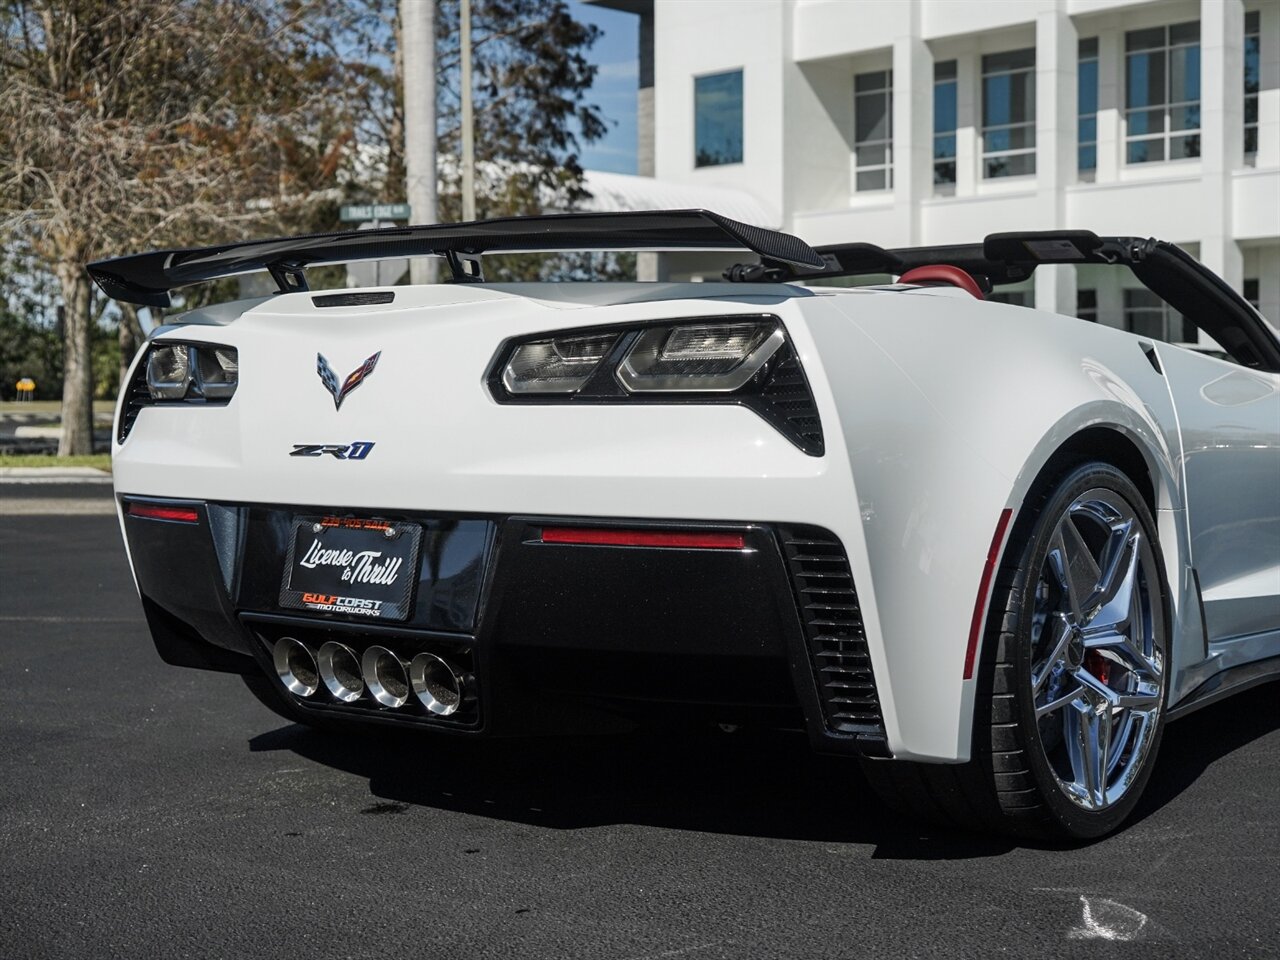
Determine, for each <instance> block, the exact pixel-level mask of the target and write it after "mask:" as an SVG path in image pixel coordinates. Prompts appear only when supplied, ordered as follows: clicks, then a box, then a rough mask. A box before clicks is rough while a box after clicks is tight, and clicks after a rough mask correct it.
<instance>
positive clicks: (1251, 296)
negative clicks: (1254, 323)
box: [1243, 279, 1262, 310]
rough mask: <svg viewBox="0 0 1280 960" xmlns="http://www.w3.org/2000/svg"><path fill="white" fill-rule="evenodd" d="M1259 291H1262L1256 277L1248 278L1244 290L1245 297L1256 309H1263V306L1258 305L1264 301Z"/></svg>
mask: <svg viewBox="0 0 1280 960" xmlns="http://www.w3.org/2000/svg"><path fill="white" fill-rule="evenodd" d="M1259 292H1260V290H1259V284H1258V281H1257V280H1256V279H1255V280H1246V281H1245V282H1244V290H1243V293H1244V298H1245V299H1246V300H1248V301H1249V302H1250V303H1251V304H1253V309H1255V310H1261V309H1262V308H1261V307H1259V306H1258V304H1260V303H1261V302H1262V299H1261V298H1260V297H1259V296H1258V294H1259Z"/></svg>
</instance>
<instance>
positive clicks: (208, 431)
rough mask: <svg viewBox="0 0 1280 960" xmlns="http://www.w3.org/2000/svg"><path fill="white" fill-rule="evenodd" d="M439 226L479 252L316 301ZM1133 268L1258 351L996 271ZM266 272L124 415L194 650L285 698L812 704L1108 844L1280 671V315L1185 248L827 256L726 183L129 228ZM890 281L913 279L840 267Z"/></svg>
mask: <svg viewBox="0 0 1280 960" xmlns="http://www.w3.org/2000/svg"><path fill="white" fill-rule="evenodd" d="M588 249H613V250H616V249H637V250H642V249H661V250H679V249H742V250H745V251H748V252H749V254H753V255H754V256H749V257H748V258H747V259H748V260H749V261H750V262H747V263H744V264H742V265H739V266H736V267H733V268H732V269H730V270H728V271H726V273H725V282H723V283H719V282H717V283H697V284H692V283H591V282H574V283H545V284H505V285H503V284H487V283H485V282H484V280H483V275H482V273H483V271H482V263H481V255H482V254H484V253H485V252H491V251H515V250H520V251H549V250H588ZM427 254H431V255H437V256H442V257H444V258H446V259H447V261H448V263H449V266H450V267H451V269H452V272H453V277H452V279H453V281H454V282H452V283H444V284H438V285H427V286H407V287H395V288H380V289H367V290H359V291H345V292H343V291H331V292H326V293H313V292H310V291H308V289H307V285H306V275H305V268H306V267H308V266H310V265H313V264H319V263H335V262H342V261H350V260H355V259H369V258H387V257H403V256H413V255H427ZM1046 263H1048V264H1067V263H1077V264H1110V265H1113V266H1114V269H1116V270H1129V271H1132V273H1133V275H1135V276H1136V277H1137V278H1138V280H1139V281H1141V282H1142V283H1143V284H1145V285H1146V286H1147V287H1148V288H1150V289H1151V290H1153V291H1154V292H1156V293H1157V294H1159V295H1160V296H1161V297H1162V298H1163V299H1164V300H1165V301H1166V302H1167V303H1168V304H1169V305H1170V307H1171V308H1172V309H1174V310H1177V311H1178V312H1179V313H1180V314H1181V315H1182V316H1183V317H1184V318H1185V320H1186V321H1188V322H1189V323H1191V324H1194V325H1195V327H1196V328H1198V329H1199V330H1200V331H1203V332H1204V334H1205V335H1206V338H1211V339H1212V341H1213V342H1214V343H1215V344H1216V347H1214V349H1215V350H1220V351H1221V354H1222V355H1223V356H1225V357H1226V359H1219V358H1218V357H1215V356H1211V355H1207V354H1205V353H1203V352H1194V351H1192V350H1188V349H1183V348H1182V347H1178V346H1175V345H1172V344H1168V343H1163V342H1158V341H1156V340H1154V339H1152V338H1150V337H1144V336H1139V335H1136V334H1133V333H1128V332H1125V331H1123V330H1118V329H1112V328H1109V327H1106V326H1102V325H1099V324H1096V323H1088V322H1084V321H1081V320H1078V319H1074V318H1071V317H1065V316H1059V315H1056V314H1051V313H1046V312H1041V311H1037V310H1032V309H1028V308H1025V307H1020V306H1013V305H1009V304H1003V303H998V302H993V301H990V300H987V299H986V294H987V293H988V292H990V291H991V290H992V288H993V287H997V288H998V287H999V286H1000V285H1001V284H1008V283H1012V282H1016V281H1021V280H1024V279H1026V278H1027V277H1029V276H1030V275H1031V273H1032V271H1034V270H1035V269H1036V267H1037V265H1039V264H1046ZM89 269H90V272H91V274H92V275H93V277H94V279H95V280H96V281H97V282H98V283H99V284H100V285H101V287H102V288H103V289H104V290H105V291H106V292H107V293H108V294H109V295H111V296H113V297H117V298H119V299H123V300H129V301H132V302H135V303H140V304H151V305H165V304H168V303H169V293H168V292H169V290H170V289H172V288H175V287H179V286H183V285H185V284H190V283H195V282H200V281H207V280H212V279H216V278H220V277H226V276H231V275H234V274H240V273H244V272H248V271H253V270H264V269H265V270H269V271H270V272H271V274H272V276H273V277H274V278H275V280H276V283H277V284H278V286H279V292H278V293H277V294H276V295H274V296H270V297H266V298H261V299H254V300H244V301H239V302H235V303H226V304H221V305H218V306H213V307H209V308H206V309H200V310H195V311H192V312H190V313H187V314H184V315H182V316H181V317H179V318H177V319H175V320H173V321H172V322H170V323H168V324H167V325H165V326H163V327H161V328H159V329H157V330H156V331H155V332H154V333H153V335H152V336H151V338H150V340H149V342H148V344H147V345H146V347H145V349H144V350H143V351H142V352H141V353H140V354H139V356H138V357H137V359H136V360H135V361H134V364H133V367H132V372H131V374H130V376H129V378H128V381H127V383H126V385H125V388H124V390H123V391H122V395H121V398H120V403H119V407H118V410H117V414H116V426H115V443H114V447H113V458H114V467H113V469H114V474H115V487H116V493H117V497H118V503H119V511H120V522H121V526H122V528H123V531H124V537H125V541H126V543H127V547H128V551H129V556H130V563H131V565H132V569H133V573H134V577H135V579H136V582H137V586H138V591H139V594H140V595H141V598H142V604H143V607H144V609H145V611H146V616H147V620H148V623H149V625H150V628H151V633H152V635H153V637H154V640H155V644H156V646H157V648H158V649H159V652H160V655H161V656H162V657H163V658H164V659H165V660H167V661H168V662H170V663H173V664H180V665H184V666H192V667H200V668H204V669H210V670H224V671H233V672H235V673H239V674H241V675H242V676H243V677H244V678H245V682H246V683H247V684H248V686H249V687H250V688H251V689H252V690H253V691H254V692H255V693H256V694H257V695H258V696H259V697H260V698H261V699H262V700H263V701H264V702H266V703H267V704H268V705H270V706H271V707H272V708H273V709H275V710H276V711H277V712H279V713H281V714H283V715H284V716H286V717H289V718H292V719H295V720H298V721H300V722H304V723H311V724H314V725H316V726H319V727H325V728H330V727H331V728H338V727H340V726H355V725H367V726H377V725H394V726H399V727H404V728H416V729H419V730H421V731H424V732H427V733H436V734H452V735H457V736H481V735H486V736H488V735H498V736H501V735H521V734H529V733H532V732H554V731H557V730H573V729H584V728H596V727H598V726H599V725H600V724H602V723H604V722H605V721H606V718H610V717H614V718H616V717H625V718H627V719H628V722H635V723H646V722H650V721H658V720H660V721H662V722H664V723H669V722H671V721H672V720H675V719H678V720H681V721H685V720H687V721H688V722H691V723H692V722H697V723H703V722H707V721H717V722H721V723H726V724H753V725H773V726H777V727H784V728H785V727H791V728H803V729H804V730H805V731H807V733H808V739H809V743H810V744H811V746H812V748H813V749H814V750H817V751H821V752H823V753H834V754H844V755H848V756H850V757H857V758H862V760H863V761H864V765H865V767H866V770H867V773H868V776H869V778H870V780H871V781H872V783H873V784H875V785H876V787H877V788H878V789H880V790H882V791H884V792H886V793H887V794H889V795H890V796H892V797H894V798H895V800H894V802H895V803H897V804H899V805H900V807H901V808H902V809H905V810H909V811H913V812H914V813H916V814H918V815H920V816H924V817H929V818H932V819H942V820H946V821H949V822H952V823H956V824H959V825H961V826H964V827H968V828H976V829H987V830H997V831H1005V832H1010V833H1013V834H1016V835H1020V836H1033V837H1076V838H1087V837H1096V836H1100V835H1102V834H1105V833H1107V832H1108V831H1111V830H1113V829H1114V828H1116V827H1117V826H1118V825H1119V824H1120V823H1121V822H1122V821H1123V820H1124V819H1125V817H1126V815H1128V814H1129V812H1130V811H1131V810H1132V809H1133V807H1134V805H1135V803H1136V802H1137V800H1138V798H1139V795H1140V793H1141V792H1142V789H1143V786H1144V785H1145V783H1146V781H1147V779H1148V777H1149V775H1150V773H1151V768H1152V765H1153V762H1154V759H1155V755H1156V751H1157V748H1158V746H1159V744H1160V739H1161V734H1162V731H1163V730H1164V727H1165V724H1166V722H1167V721H1169V720H1171V719H1173V718H1175V717H1177V716H1180V715H1182V714H1185V713H1187V712H1189V711H1191V710H1194V709H1195V708H1197V707H1199V706H1202V705H1204V704H1207V703H1210V702H1212V701H1214V700H1217V699H1218V698H1220V697H1223V696H1225V695H1227V694H1229V693H1232V692H1235V691H1238V690H1240V689H1242V688H1244V687H1246V686H1249V685H1252V684H1255V683H1258V682H1261V681H1263V680H1267V679H1271V678H1273V677H1276V676H1277V675H1280V341H1278V340H1277V337H1276V335H1275V333H1274V331H1273V330H1272V329H1271V328H1270V327H1269V326H1268V325H1267V324H1266V322H1265V321H1264V320H1263V319H1262V318H1261V317H1260V316H1259V315H1258V313H1257V312H1256V311H1255V310H1254V309H1253V308H1252V307H1250V305H1249V304H1248V303H1246V302H1245V301H1244V300H1243V299H1242V298H1241V297H1240V296H1239V295H1237V294H1236V293H1235V292H1233V291H1232V290H1231V289H1230V288H1229V287H1228V286H1227V285H1226V284H1225V283H1224V282H1223V281H1222V280H1220V279H1219V278H1218V277H1216V276H1215V275H1213V274H1212V273H1211V272H1209V271H1208V270H1206V269H1205V268H1204V267H1202V266H1200V265H1199V264H1198V263H1196V262H1195V261H1194V260H1193V259H1192V258H1191V257H1189V256H1187V255H1186V254H1185V253H1183V252H1182V251H1181V250H1179V249H1178V248H1177V247H1175V246H1172V245H1170V244H1168V243H1162V242H1158V241H1154V240H1140V239H1133V238H1114V237H1111V238H1100V237H1097V236H1095V235H1094V234H1092V233H1089V232H1087V231H1073V232H1059V233H1037V234H1002V235H995V236H990V237H987V238H986V240H985V242H983V243H982V244H975V245H973V246H956V247H935V248H914V249H898V250H884V249H881V248H879V247H875V246H872V245H870V244H850V245H845V246H835V247H828V248H822V249H818V250H814V249H812V248H810V247H809V246H807V245H806V244H804V243H803V242H801V241H800V240H798V239H796V238H794V237H790V236H787V235H785V234H780V233H774V232H771V231H767V230H760V229H756V228H753V227H749V226H747V225H745V224H741V223H736V222H734V221H731V220H727V219H725V218H723V217H719V216H717V215H715V214H711V213H707V212H705V211H698V210H686V211H670V212H655V213H634V214H583V215H575V214H571V215H565V216H557V217H538V218H526V219H512V220H502V221H487V222H481V223H470V224H451V225H440V226H430V227H407V228H394V229H385V230H379V231H366V232H362V233H341V234H326V235H316V236H308V237H299V238H290V239H276V240H267V241H258V242H249V243H239V244H232V245H228V246H222V247H212V248H204V249H198V250H169V251H159V252H154V253H147V254H142V255H138V256H127V257H121V258H118V259H114V260H107V261H102V262H98V263H95V264H93V265H91V266H90V268H89ZM870 274H888V275H891V276H896V277H897V282H896V283H889V284H881V285H873V286H858V287H851V286H848V281H847V280H846V281H845V283H844V285H840V284H835V285H832V284H829V283H828V281H829V280H831V279H832V278H838V277H850V276H857V275H870Z"/></svg>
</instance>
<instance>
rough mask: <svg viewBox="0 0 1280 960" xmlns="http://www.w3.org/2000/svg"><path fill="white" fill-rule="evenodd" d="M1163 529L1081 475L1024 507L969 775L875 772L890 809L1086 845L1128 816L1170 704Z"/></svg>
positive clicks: (997, 598) (1092, 471) (1094, 467)
mask: <svg viewBox="0 0 1280 960" xmlns="http://www.w3.org/2000/svg"><path fill="white" fill-rule="evenodd" d="M1167 597H1168V587H1167V584H1166V583H1165V579H1164V563H1163V559H1162V557H1161V554H1160V547H1159V544H1158V542H1157V541H1156V538H1155V523H1154V521H1153V519H1152V517H1151V513H1150V510H1149V509H1148V508H1147V506H1146V503H1145V502H1144V500H1143V498H1142V495H1141V494H1140V493H1139V491H1138V490H1137V488H1136V487H1135V486H1134V485H1133V483H1132V482H1131V481H1130V480H1129V478H1128V477H1127V476H1125V475H1124V474H1123V473H1121V472H1120V471H1119V470H1117V469H1116V468H1115V467H1113V466H1111V465H1109V464H1104V463H1089V464H1085V465H1083V466H1080V467H1077V468H1075V469H1073V470H1071V471H1070V472H1069V473H1068V474H1067V475H1066V476H1064V477H1062V478H1061V479H1059V480H1058V481H1057V482H1056V483H1050V484H1047V485H1046V486H1045V488H1044V489H1043V490H1042V491H1041V493H1040V495H1039V496H1038V497H1036V498H1035V499H1034V500H1032V501H1031V502H1029V504H1028V506H1027V507H1024V511H1023V514H1022V515H1020V516H1019V517H1018V521H1017V523H1016V524H1015V525H1014V530H1013V533H1012V534H1011V536H1010V539H1009V544H1008V546H1007V548H1006V549H1005V553H1004V559H1003V561H1002V563H1001V567H1000V571H999V575H998V577H997V580H996V583H995V586H994V588H993V590H992V595H991V601H990V607H989V610H988V614H987V629H986V634H985V636H984V642H983V646H982V657H981V661H980V670H979V675H978V691H977V701H976V705H975V711H974V727H973V729H974V735H973V749H972V754H971V756H972V758H973V759H972V760H971V761H970V762H968V763H965V764H924V763H912V762H906V761H897V760H888V761H867V762H865V763H864V767H865V769H866V773H867V777H868V779H869V780H870V781H871V783H872V785H873V786H874V787H875V788H876V790H877V791H878V792H879V793H880V794H881V796H882V797H883V798H884V799H885V800H886V802H888V803H889V804H890V805H891V806H892V807H893V808H894V809H905V810H907V811H909V812H910V813H911V814H913V815H914V816H915V817H917V818H919V819H923V820H927V821H930V822H934V823H941V824H943V825H947V826H952V827H959V828H962V829H969V830H980V831H986V832H995V833H1004V834H1012V835H1014V836H1018V837H1024V838H1032V839H1051V840H1064V839H1074V840H1088V839H1094V838H1097V837H1102V836H1105V835H1106V834H1108V833H1110V832H1112V831H1113V830H1115V829H1116V828H1117V827H1119V826H1120V824H1121V823H1123V822H1124V820H1125V819H1126V818H1127V817H1128V816H1129V814H1130V813H1131V812H1132V811H1133V808H1134V806H1135V805H1136V804H1137V802H1138V799H1139V797H1140V796H1141V794H1142V790H1143V788H1144V787H1145V786H1146V783H1147V780H1148V779H1149V778H1150V775H1151V769H1152V767H1153V766H1154V763H1155V757H1156V753H1157V751H1158V749H1159V745H1160V739H1161V735H1162V733H1163V730H1164V720H1165V713H1166V710H1165V704H1166V702H1167V700H1168V687H1169V676H1170V675H1171V673H1172V671H1171V669H1170V668H1169V662H1168V654H1169V614H1168V601H1167Z"/></svg>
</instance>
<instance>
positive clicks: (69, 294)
mask: <svg viewBox="0 0 1280 960" xmlns="http://www.w3.org/2000/svg"><path fill="white" fill-rule="evenodd" d="M57 273H58V281H59V283H61V284H62V303H63V336H64V337H65V338H66V341H65V344H64V350H65V352H64V354H63V356H64V357H65V361H64V363H63V380H62V439H61V440H60V441H58V456H60V457H66V456H75V455H78V454H85V453H93V362H92V358H91V355H90V349H91V348H90V330H89V326H90V323H91V318H90V316H89V293H90V290H89V275H88V274H86V273H85V272H84V267H83V266H81V265H80V264H79V263H78V262H75V261H66V260H64V261H61V262H60V263H59V264H58V267H57Z"/></svg>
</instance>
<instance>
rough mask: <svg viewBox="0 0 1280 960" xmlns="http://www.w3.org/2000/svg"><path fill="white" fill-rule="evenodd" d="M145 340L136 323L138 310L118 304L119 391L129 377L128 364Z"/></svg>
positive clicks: (140, 326)
mask: <svg viewBox="0 0 1280 960" xmlns="http://www.w3.org/2000/svg"><path fill="white" fill-rule="evenodd" d="M144 339H145V337H144V336H143V333H142V324H141V323H139V322H138V308H137V307H135V306H134V305H133V304H132V303H121V304H120V389H121V390H123V389H124V387H125V384H126V381H125V377H127V376H128V375H129V364H131V363H133V355H134V354H135V353H137V352H138V348H139V347H141V346H142V342H143V340H144Z"/></svg>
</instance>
